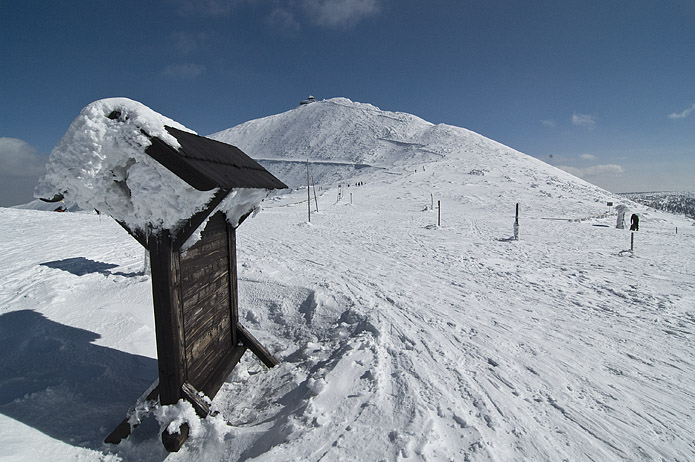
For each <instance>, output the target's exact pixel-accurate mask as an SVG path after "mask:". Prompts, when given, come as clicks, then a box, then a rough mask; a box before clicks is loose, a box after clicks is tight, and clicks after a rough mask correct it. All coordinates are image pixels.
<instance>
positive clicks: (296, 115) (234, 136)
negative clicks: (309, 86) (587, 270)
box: [210, 98, 618, 213]
mask: <svg viewBox="0 0 695 462" xmlns="http://www.w3.org/2000/svg"><path fill="white" fill-rule="evenodd" d="M210 138H213V139H216V140H219V141H223V142H225V143H229V144H233V145H235V146H238V147H239V148H240V149H242V150H243V151H244V152H245V153H247V154H248V155H250V156H251V157H253V158H254V159H256V160H258V161H259V162H260V163H261V164H263V165H264V167H266V168H267V169H268V170H270V171H271V172H272V173H273V174H275V175H276V176H277V177H278V178H281V179H282V180H283V181H284V182H285V183H286V184H288V185H290V186H291V187H295V188H297V187H302V186H304V185H306V162H307V160H308V161H309V163H310V164H311V173H312V175H313V176H314V180H315V182H316V183H317V184H325V185H337V184H338V183H340V182H345V181H348V182H349V181H350V180H351V179H353V178H356V177H360V178H364V177H365V176H369V175H370V174H372V173H374V174H378V175H379V177H378V178H379V179H380V180H382V179H383V176H382V174H383V171H384V170H386V171H387V172H389V173H398V174H401V173H404V172H415V171H418V170H420V171H423V170H425V169H426V170H427V171H428V172H432V174H433V178H432V179H431V181H432V182H437V181H441V180H442V179H443V177H444V176H446V175H448V174H454V175H456V180H450V181H456V182H459V183H461V184H474V183H481V184H483V185H489V186H493V185H494V188H492V189H491V190H490V194H491V197H499V195H500V190H501V191H505V192H506V193H505V194H504V196H508V198H509V200H510V201H511V200H515V197H516V198H518V197H519V193H520V192H521V191H522V190H523V191H532V192H534V191H535V194H534V195H535V196H538V198H539V200H541V201H544V200H548V199H553V198H558V197H560V198H564V199H569V198H571V199H573V200H572V201H571V202H574V201H575V200H576V201H578V202H579V203H580V204H581V203H584V202H585V201H587V200H588V201H590V202H603V201H612V200H615V201H617V200H618V199H616V198H615V196H613V195H612V194H611V193H609V192H608V191H605V190H603V189H601V188H598V187H597V186H594V185H592V184H590V183H587V182H586V181H584V180H582V179H580V178H577V177H575V176H573V175H571V174H569V173H567V172H565V171H563V170H560V169H558V168H556V167H553V166H551V165H548V164H546V163H544V162H542V161H540V160H538V159H536V158H534V157H531V156H529V155H527V154H523V153H521V152H519V151H516V150H514V149H512V148H510V147H508V146H505V145H503V144H501V143H498V142H496V141H493V140H491V139H489V138H486V137H484V136H482V135H480V134H478V133H475V132H472V131H470V130H467V129H465V128H461V127H456V126H452V125H447V124H436V125H435V124H433V123H430V122H427V121H425V120H423V119H421V118H419V117H417V116H415V115H412V114H407V113H403V112H390V111H383V110H381V109H379V108H378V107H376V106H373V105H371V104H366V103H358V102H353V101H351V100H349V99H347V98H332V99H327V100H323V101H317V102H316V103H314V104H307V105H300V106H299V107H296V108H294V109H291V110H289V111H287V112H284V113H281V114H276V115H272V116H268V117H264V118H261V119H256V120H251V121H249V122H245V123H243V124H241V125H238V126H236V127H232V128H229V129H227V130H223V131H221V132H218V133H214V134H212V135H210ZM437 172H440V173H441V175H440V174H437ZM498 189H499V190H498ZM604 205H605V204H604ZM568 206H569V205H568ZM569 207H570V208H571V206H569ZM582 207H583V206H582V205H580V208H582ZM578 213H581V212H578Z"/></svg>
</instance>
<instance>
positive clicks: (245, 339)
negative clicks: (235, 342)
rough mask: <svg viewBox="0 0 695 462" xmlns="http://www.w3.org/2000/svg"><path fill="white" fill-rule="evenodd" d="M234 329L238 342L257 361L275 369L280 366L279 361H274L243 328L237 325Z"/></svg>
mask: <svg viewBox="0 0 695 462" xmlns="http://www.w3.org/2000/svg"><path fill="white" fill-rule="evenodd" d="M236 328H237V335H238V337H239V341H240V342H241V343H243V344H244V346H245V347H246V348H248V349H249V350H251V351H252V352H253V354H255V355H256V356H257V357H258V359H260V360H261V361H262V362H263V364H265V365H266V366H267V367H275V366H277V365H278V364H280V361H278V360H277V359H275V357H274V356H273V355H271V354H270V352H269V351H268V350H266V349H265V347H264V346H263V345H261V343H260V342H259V341H258V340H256V338H255V337H254V336H253V335H251V332H249V331H247V330H246V328H245V327H244V326H242V325H241V324H239V323H237V325H236Z"/></svg>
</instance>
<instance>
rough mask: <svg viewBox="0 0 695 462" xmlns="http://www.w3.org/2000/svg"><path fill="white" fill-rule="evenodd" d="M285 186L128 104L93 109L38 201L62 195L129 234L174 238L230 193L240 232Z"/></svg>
mask: <svg viewBox="0 0 695 462" xmlns="http://www.w3.org/2000/svg"><path fill="white" fill-rule="evenodd" d="M283 187H285V185H284V184H283V183H282V182H280V181H279V180H278V179H276V178H275V177H273V176H272V175H271V174H270V173H268V172H267V171H266V170H265V169H263V167H261V166H260V165H259V164H257V163H256V162H255V161H253V160H252V159H251V158H250V157H248V156H246V155H245V154H244V153H243V152H241V151H240V150H239V149H237V148H236V147H234V146H231V145H228V144H225V143H221V142H218V141H214V140H211V139H209V138H204V137H201V136H198V135H196V134H195V132H193V131H192V130H190V129H188V128H186V127H184V126H183V125H181V124H179V123H178V122H176V121H174V120H171V119H169V118H167V117H165V116H163V115H161V114H158V113H157V112H155V111H153V110H152V109H150V108H148V107H147V106H145V105H143V104H141V103H139V102H136V101H132V100H130V99H127V98H109V99H103V100H99V101H95V102H93V103H91V104H89V105H88V106H86V107H85V108H84V109H82V111H81V112H80V114H79V116H78V117H77V118H76V119H75V120H74V121H73V122H72V124H71V125H70V127H69V128H68V131H67V132H66V133H65V135H64V136H63V138H62V139H61V140H60V142H59V143H58V144H57V145H56V147H55V148H54V149H53V152H51V155H50V157H49V160H48V163H47V165H46V173H45V175H44V176H43V177H42V178H41V180H40V182H39V185H38V186H37V188H36V191H35V196H36V197H43V198H51V197H54V196H55V195H56V194H62V195H63V196H64V197H65V198H66V199H68V200H72V201H75V202H76V203H77V204H78V205H79V207H81V208H83V209H97V210H99V211H101V212H103V213H106V214H108V215H110V216H112V217H113V218H115V219H116V220H118V221H120V222H122V223H124V224H126V225H127V226H128V227H129V228H130V229H133V230H134V229H141V230H147V229H170V230H175V229H177V227H178V226H179V225H180V224H181V222H182V221H183V220H186V219H188V218H190V217H191V216H193V215H194V214H195V213H196V212H199V211H201V210H204V209H205V208H206V206H207V205H208V204H209V203H210V201H211V200H212V198H213V197H214V196H215V195H216V194H217V193H218V191H220V190H223V191H225V192H232V191H233V193H232V194H228V195H227V198H226V199H225V200H224V201H223V202H222V203H221V204H220V205H219V206H218V209H220V210H222V211H223V212H225V214H226V215H227V219H228V221H230V223H232V224H233V225H236V224H237V223H238V220H239V219H240V218H241V216H243V215H244V214H247V213H248V212H250V211H251V210H253V209H254V208H255V207H256V206H257V205H258V204H259V203H260V201H261V200H262V199H263V198H264V197H265V195H266V194H267V190H269V189H279V188H283Z"/></svg>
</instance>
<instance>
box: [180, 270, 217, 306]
mask: <svg viewBox="0 0 695 462" xmlns="http://www.w3.org/2000/svg"><path fill="white" fill-rule="evenodd" d="M228 278H229V274H228V271H227V269H226V268H220V269H218V270H217V271H215V272H211V273H209V274H208V276H207V277H205V278H200V279H196V280H193V279H191V278H189V279H188V281H186V283H182V285H181V297H182V299H183V302H184V306H185V307H186V309H188V308H189V307H194V306H196V305H197V303H198V301H200V300H205V299H207V298H210V297H211V296H213V295H214V294H215V293H216V292H217V291H218V290H229V289H228V285H229V280H228ZM223 305H225V306H226V305H227V303H223Z"/></svg>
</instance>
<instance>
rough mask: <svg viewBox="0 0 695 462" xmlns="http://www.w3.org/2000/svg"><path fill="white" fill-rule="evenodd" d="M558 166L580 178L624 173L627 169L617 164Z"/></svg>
mask: <svg viewBox="0 0 695 462" xmlns="http://www.w3.org/2000/svg"><path fill="white" fill-rule="evenodd" d="M558 168H560V169H562V170H564V171H566V172H567V173H571V174H572V175H574V176H578V177H579V178H591V177H595V176H599V175H622V174H623V173H625V169H624V168H623V167H621V166H620V165H617V164H603V165H593V166H591V167H585V168H578V167H570V166H567V165H558Z"/></svg>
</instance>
